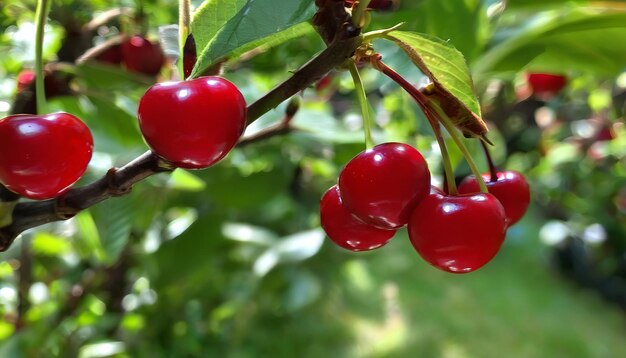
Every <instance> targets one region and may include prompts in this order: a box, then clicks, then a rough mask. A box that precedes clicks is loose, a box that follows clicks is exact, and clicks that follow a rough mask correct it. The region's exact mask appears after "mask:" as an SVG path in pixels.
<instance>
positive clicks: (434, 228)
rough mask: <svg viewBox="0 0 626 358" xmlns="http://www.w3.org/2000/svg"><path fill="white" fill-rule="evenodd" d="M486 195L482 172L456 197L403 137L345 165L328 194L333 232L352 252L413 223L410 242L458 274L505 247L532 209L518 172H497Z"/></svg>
mask: <svg viewBox="0 0 626 358" xmlns="http://www.w3.org/2000/svg"><path fill="white" fill-rule="evenodd" d="M484 178H485V180H488V183H487V187H488V189H489V193H481V192H480V189H479V186H478V183H477V181H476V178H475V177H468V178H466V179H465V180H464V181H463V182H462V184H461V185H460V186H459V193H458V194H456V195H450V194H448V193H445V192H444V191H443V190H441V189H439V188H437V187H435V186H432V185H431V178H430V171H429V169H428V165H427V164H426V161H425V160H424V157H423V156H422V155H421V154H420V153H419V151H417V150H416V149H415V148H413V147H411V146H409V145H407V144H403V143H383V144H380V145H377V146H375V147H373V148H372V149H368V150H365V151H363V152H361V153H359V154H358V155H357V156H356V157H354V158H353V159H352V160H350V161H349V162H348V164H346V166H345V167H344V169H343V170H342V171H341V173H340V175H339V180H338V184H337V185H334V186H332V187H331V188H330V189H329V190H328V191H327V192H326V193H325V194H324V196H323V197H322V200H321V203H320V220H321V224H322V227H323V228H324V230H325V231H326V234H327V235H328V237H329V238H330V239H331V240H332V241H333V242H334V243H336V244H337V245H339V246H341V247H343V248H345V249H348V250H351V251H366V250H373V249H376V248H379V247H382V246H384V245H385V244H387V243H388V242H389V241H390V240H391V238H392V237H393V236H394V234H395V233H396V231H397V230H398V229H399V228H401V227H403V226H408V233H409V238H410V241H411V244H412V245H413V247H414V248H415V250H416V251H417V252H418V253H419V254H420V255H421V256H422V257H423V258H424V259H425V260H426V261H427V262H429V263H430V264H431V265H433V266H435V267H437V268H439V269H441V270H444V271H448V272H452V273H466V272H471V271H474V270H476V269H479V268H480V267H482V266H484V265H485V264H486V263H487V262H489V261H490V260H491V259H492V258H493V257H494V256H495V255H496V253H497V252H498V251H499V249H500V246H501V245H502V242H503V241H504V237H505V234H506V229H507V227H508V226H510V225H513V224H514V223H516V222H517V221H518V220H519V219H520V218H521V217H522V216H523V215H524V213H525V212H526V209H527V208H528V204H529V201H530V193H529V188H528V184H527V183H526V180H525V179H524V177H523V176H522V175H521V174H519V173H517V172H513V171H504V172H497V175H496V177H495V178H490V177H489V174H485V175H484Z"/></svg>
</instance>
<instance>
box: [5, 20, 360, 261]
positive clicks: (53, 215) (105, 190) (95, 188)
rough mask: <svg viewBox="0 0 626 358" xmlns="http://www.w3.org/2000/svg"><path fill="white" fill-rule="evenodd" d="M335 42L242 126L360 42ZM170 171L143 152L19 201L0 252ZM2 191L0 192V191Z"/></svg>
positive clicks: (349, 38)
mask: <svg viewBox="0 0 626 358" xmlns="http://www.w3.org/2000/svg"><path fill="white" fill-rule="evenodd" d="M342 29H343V31H340V32H339V33H338V34H337V36H336V37H335V40H334V41H333V42H332V43H331V44H330V45H329V46H328V47H327V48H326V49H325V50H324V51H322V52H321V53H320V54H318V55H317V56H316V57H314V58H313V59H312V60H311V61H309V62H308V63H306V64H305V65H304V66H302V67H301V68H300V69H299V70H297V71H296V72H295V73H294V74H293V75H292V76H291V77H290V78H289V79H287V80H286V81H284V82H283V83H281V84H279V85H278V86H276V87H275V88H274V89H272V90H271V91H270V92H268V93H267V94H266V95H265V96H263V97H261V98H260V99H258V100H257V101H256V102H254V103H252V104H251V105H249V106H248V117H247V122H248V124H250V123H253V122H254V121H256V120H257V119H258V118H260V117H261V116H262V115H264V114H265V113H267V112H268V111H270V110H272V109H273V108H275V107H276V106H278V105H279V104H280V103H282V102H284V101H285V100H287V99H289V98H291V97H292V96H293V95H295V94H296V93H298V92H299V91H301V90H303V89H305V88H307V87H308V86H310V85H311V84H313V83H314V82H315V81H317V80H319V79H320V78H322V77H323V76H324V75H325V74H326V73H328V72H329V71H331V70H332V69H334V68H335V67H337V66H340V65H341V64H342V63H343V62H344V61H345V60H346V59H348V58H350V57H351V56H352V55H353V54H354V52H355V50H356V49H357V47H359V45H360V44H361V42H362V40H363V39H362V37H361V36H360V35H355V34H354V29H353V28H350V27H346V26H344V27H343V28H342ZM289 130H290V127H289V125H288V122H287V125H285V124H284V123H282V122H281V123H279V124H278V125H275V126H273V127H269V128H267V129H265V130H262V131H261V132H259V133H257V134H255V135H254V136H253V137H248V138H244V139H242V140H241V142H240V145H247V144H250V143H253V142H257V141H259V140H262V139H265V138H268V137H270V136H273V135H276V134H284V133H287V132H288V131H289ZM174 169H175V168H174V166H172V165H171V164H170V163H167V162H166V161H165V160H163V159H161V158H160V157H158V156H157V155H156V154H154V153H152V152H150V151H148V152H146V153H144V154H142V155H141V156H139V157H138V158H137V159H135V160H133V161H132V162H130V163H128V164H126V165H125V166H123V167H121V168H112V169H110V170H109V171H108V172H107V174H106V175H105V176H104V177H103V178H101V179H99V180H97V181H96V182H94V183H91V184H89V185H85V186H82V187H78V188H74V189H71V190H70V191H68V192H67V193H65V194H63V195H61V196H59V197H58V198H55V199H50V200H45V201H30V202H20V203H18V204H17V205H16V206H15V209H14V210H13V215H12V221H11V224H10V225H7V226H4V227H2V228H0V251H6V250H7V249H8V248H9V247H10V246H11V244H12V243H13V241H14V240H15V238H16V237H17V236H18V235H19V234H20V233H22V232H23V231H25V230H28V229H31V228H34V227H37V226H40V225H43V224H46V223H50V222H54V221H60V220H67V219H69V218H71V217H73V216H74V215H76V214H77V213H78V212H80V211H81V210H84V209H87V208H89V207H91V206H93V205H95V204H97V203H99V202H101V201H103V200H106V199H108V198H110V197H113V196H121V195H125V194H128V193H129V192H130V191H131V189H132V186H133V185H134V184H135V183H137V182H139V181H141V180H143V179H145V178H147V177H149V176H151V175H153V174H156V173H162V172H170V171H172V170H174ZM1 189H2V188H0V190H1Z"/></svg>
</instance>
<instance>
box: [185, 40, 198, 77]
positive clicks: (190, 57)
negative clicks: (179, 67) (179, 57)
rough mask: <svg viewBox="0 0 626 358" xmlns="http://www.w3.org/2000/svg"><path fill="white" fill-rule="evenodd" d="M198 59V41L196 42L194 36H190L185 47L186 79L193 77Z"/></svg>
mask: <svg viewBox="0 0 626 358" xmlns="http://www.w3.org/2000/svg"><path fill="white" fill-rule="evenodd" d="M197 59H198V56H197V55H196V40H194V37H193V35H189V36H188V37H187V40H186V41H185V47H183V75H184V76H185V78H187V77H189V76H190V75H191V72H192V71H193V67H194V66H195V65H196V60H197Z"/></svg>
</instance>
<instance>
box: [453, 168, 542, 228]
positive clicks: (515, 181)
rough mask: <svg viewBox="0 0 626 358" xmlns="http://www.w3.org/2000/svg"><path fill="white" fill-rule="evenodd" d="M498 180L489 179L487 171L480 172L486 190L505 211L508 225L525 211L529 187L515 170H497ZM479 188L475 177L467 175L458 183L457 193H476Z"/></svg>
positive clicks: (528, 201) (517, 219)
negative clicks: (496, 199)
mask: <svg viewBox="0 0 626 358" xmlns="http://www.w3.org/2000/svg"><path fill="white" fill-rule="evenodd" d="M497 174H498V181H491V180H490V179H491V175H490V174H489V173H484V174H482V177H483V180H484V181H485V184H486V185H487V190H488V191H489V192H490V193H491V194H493V195H494V196H495V197H496V198H498V200H499V201H500V203H501V204H502V206H503V207H504V211H505V212H506V218H507V224H508V225H509V226H511V225H513V224H515V223H516V222H518V221H519V220H520V219H521V218H522V217H523V216H524V214H525V213H526V210H527V209H528V204H529V203H530V188H529V187H528V183H527V182H526V179H525V178H524V176H523V175H522V174H520V173H518V172H515V171H504V172H498V173H497ZM478 192H480V188H479V186H478V182H477V181H476V177H474V176H469V177H467V178H465V179H463V181H462V182H461V184H460V185H459V193H461V194H465V193H478Z"/></svg>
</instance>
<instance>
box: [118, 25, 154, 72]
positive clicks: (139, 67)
mask: <svg viewBox="0 0 626 358" xmlns="http://www.w3.org/2000/svg"><path fill="white" fill-rule="evenodd" d="M122 55H123V57H124V65H126V69H128V70H129V71H133V72H139V73H143V74H146V75H149V76H156V75H157V74H158V73H159V72H160V71H161V67H163V64H164V63H165V55H164V54H163V50H162V49H161V46H159V44H158V43H156V44H153V43H152V42H150V41H148V40H146V39H145V38H143V37H141V36H138V35H135V36H133V37H131V38H130V39H129V40H128V41H126V42H124V43H123V44H122Z"/></svg>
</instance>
